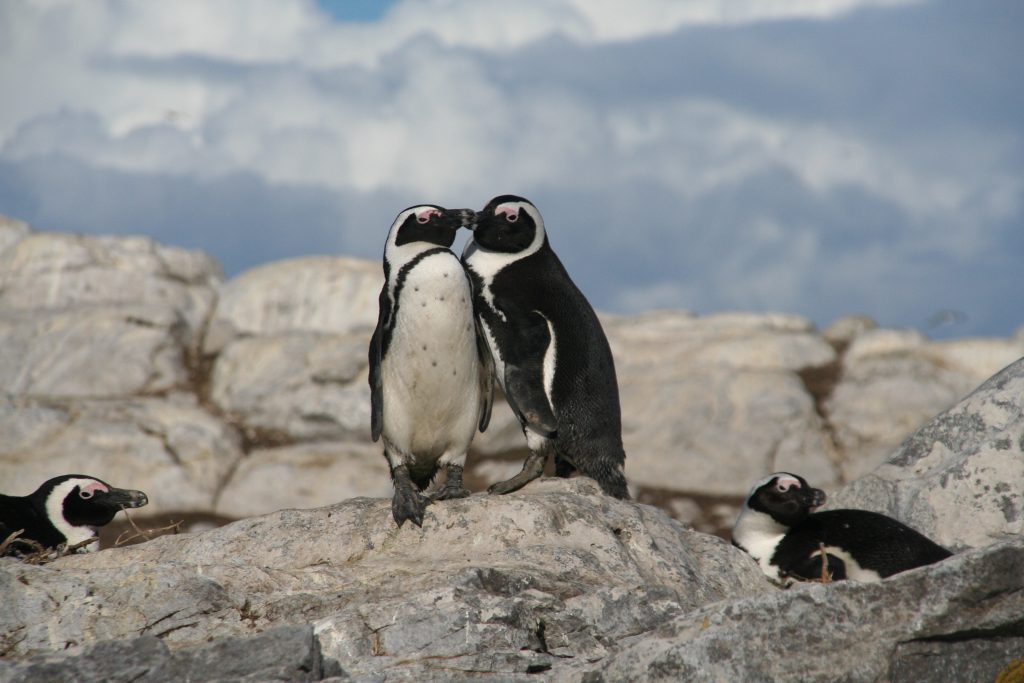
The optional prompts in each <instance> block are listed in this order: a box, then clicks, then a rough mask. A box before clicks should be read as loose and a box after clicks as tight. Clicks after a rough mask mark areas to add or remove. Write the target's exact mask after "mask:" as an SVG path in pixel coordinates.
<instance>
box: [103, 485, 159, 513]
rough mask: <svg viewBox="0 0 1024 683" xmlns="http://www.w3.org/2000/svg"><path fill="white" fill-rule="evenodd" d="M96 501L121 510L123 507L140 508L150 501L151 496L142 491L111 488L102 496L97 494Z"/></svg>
mask: <svg viewBox="0 0 1024 683" xmlns="http://www.w3.org/2000/svg"><path fill="white" fill-rule="evenodd" d="M96 502H102V503H103V504H105V505H107V506H109V507H111V508H113V509H114V510H120V509H121V508H123V507H125V508H140V507H142V506H143V505H146V504H148V503H149V497H148V496H146V494H145V493H143V492H142V491H132V490H130V489H115V488H111V489H110V490H109V491H107V492H106V493H105V494H104V495H103V496H102V498H100V496H97V501H96Z"/></svg>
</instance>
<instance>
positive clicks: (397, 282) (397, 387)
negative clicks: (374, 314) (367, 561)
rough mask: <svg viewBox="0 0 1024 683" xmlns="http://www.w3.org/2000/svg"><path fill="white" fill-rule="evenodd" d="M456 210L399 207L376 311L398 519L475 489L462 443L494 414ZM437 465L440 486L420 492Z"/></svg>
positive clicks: (384, 424)
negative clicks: (467, 481) (466, 476)
mask: <svg viewBox="0 0 1024 683" xmlns="http://www.w3.org/2000/svg"><path fill="white" fill-rule="evenodd" d="M460 225H461V217H460V214H459V213H458V212H446V211H445V210H444V209H443V208H441V207H440V206H433V205H423V206H414V207H411V208H408V209H406V210H404V211H402V212H401V213H399V214H398V217H397V218H396V219H395V222H394V223H393V224H392V226H391V231H390V233H389V234H388V239H387V244H386V245H385V247H384V280H385V281H384V287H383V289H381V292H380V315H379V317H378V319H377V329H376V330H374V332H373V337H372V339H371V340H370V377H369V380H370V396H371V400H370V403H371V408H372V412H371V429H372V436H373V440H374V441H377V440H378V439H379V438H380V437H381V436H383V437H384V456H385V457H386V458H387V460H388V464H389V465H390V466H391V478H392V481H393V482H394V485H395V495H394V498H393V499H392V501H391V513H392V515H393V516H394V518H395V522H397V523H398V526H402V524H403V523H404V522H405V520H407V519H411V520H412V521H413V523H414V524H416V525H417V526H422V525H423V513H424V510H425V508H426V506H427V505H428V504H429V503H430V502H431V501H432V500H445V499H449V498H462V497H465V496H468V495H469V491H467V490H466V489H465V488H464V487H463V484H462V468H463V465H464V464H465V461H466V450H467V449H468V448H469V443H470V441H472V440H473V435H474V434H475V433H476V430H477V429H479V430H480V431H484V430H485V429H486V428H487V422H488V420H489V419H490V407H491V395H492V391H491V380H490V373H489V372H487V371H485V369H484V368H485V366H484V365H483V364H482V363H481V360H480V359H481V355H482V354H483V353H485V352H486V350H485V349H483V348H482V347H481V346H480V343H478V341H477V334H476V328H475V324H474V320H473V304H472V295H471V292H470V287H469V280H468V279H467V278H466V273H465V271H464V270H463V268H462V264H460V263H459V259H458V257H457V256H456V255H455V254H454V253H453V252H452V251H451V250H450V249H449V248H448V247H450V246H451V244H452V242H453V241H454V240H455V234H456V232H457V231H458V229H459V226H460ZM440 467H444V468H445V469H446V471H447V475H448V478H447V481H446V482H445V484H444V486H443V487H442V488H441V489H440V490H439V491H438V492H437V493H436V494H435V495H434V496H433V497H432V499H428V498H427V497H426V496H424V495H423V494H422V493H420V492H421V491H422V490H423V489H425V488H426V487H427V486H428V485H429V484H430V482H431V481H432V480H433V478H434V475H435V474H436V473H437V471H438V469H439V468H440Z"/></svg>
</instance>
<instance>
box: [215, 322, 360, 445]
mask: <svg viewBox="0 0 1024 683" xmlns="http://www.w3.org/2000/svg"><path fill="white" fill-rule="evenodd" d="M368 345H369V335H368V334H363V333H351V334H346V335H327V334H312V333H309V334H299V333H288V334H283V333H282V334H271V335H266V336H261V337H252V338H248V339H239V340H238V341H235V342H233V343H231V344H230V345H228V347H227V348H226V349H225V350H224V352H223V353H221V354H220V356H218V357H217V361H216V365H215V366H214V371H213V383H212V391H211V398H212V399H213V401H214V403H215V404H216V405H217V406H218V407H219V408H220V409H221V410H222V411H224V413H226V414H227V415H228V416H230V417H231V419H232V420H233V421H235V422H237V423H238V424H239V425H240V426H242V427H243V428H244V429H246V430H247V431H248V432H250V433H251V434H261V433H263V434H268V433H269V435H270V438H271V440H276V441H280V442H285V443H287V442H292V441H309V440H323V439H338V440H347V441H350V440H355V439H358V440H363V441H369V436H370V389H369V385H368V384H367V381H366V373H367V364H368V362H367V357H366V349H367V347H368Z"/></svg>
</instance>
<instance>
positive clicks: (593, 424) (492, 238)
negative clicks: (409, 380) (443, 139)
mask: <svg viewBox="0 0 1024 683" xmlns="http://www.w3.org/2000/svg"><path fill="white" fill-rule="evenodd" d="M463 222H464V225H465V227H467V228H469V229H470V230H472V231H473V238H472V239H471V240H469V242H468V243H467V244H466V248H465V250H464V252H463V254H462V262H463V264H465V266H466V270H467V271H468V272H469V275H470V279H471V280H472V283H473V308H474V312H475V314H476V317H477V322H478V323H479V327H480V331H481V334H482V335H483V336H484V338H485V340H486V343H487V346H488V348H489V349H490V353H491V357H492V359H493V364H494V365H493V367H494V373H495V375H496V376H497V379H498V382H499V383H500V384H501V387H502V389H504V391H505V396H506V398H507V399H508V404H509V406H510V407H511V408H512V411H513V412H514V413H515V414H516V417H518V418H519V423H520V425H521V426H522V429H523V433H524V434H525V435H526V443H527V446H529V448H530V455H529V456H528V457H527V459H526V462H525V463H524V464H523V469H522V471H521V472H520V473H519V474H517V475H516V476H514V477H512V478H511V479H509V480H508V481H503V482H499V483H497V484H494V485H493V486H491V487H490V489H488V490H489V491H490V492H491V493H509V492H511V491H515V490H516V489H519V488H521V487H523V486H524V485H526V484H527V483H529V482H530V481H531V480H533V479H536V478H537V477H539V476H540V475H541V474H542V473H543V471H544V466H545V464H546V463H547V460H548V457H549V456H550V455H554V457H555V473H556V474H557V475H558V476H562V477H567V476H569V475H570V474H571V473H572V472H573V471H574V470H579V471H580V472H581V473H582V474H585V475H586V476H588V477H590V478H592V479H594V480H596V481H597V483H598V484H600V486H601V489H602V490H603V491H604V492H605V493H606V494H608V495H610V496H614V497H616V498H626V499H628V498H629V491H628V489H627V487H626V477H625V474H624V473H623V467H624V465H625V460H626V453H625V451H624V450H623V448H622V419H621V414H620V408H619V389H618V384H617V382H616V379H615V364H614V362H613V360H612V352H611V349H610V348H609V346H608V339H607V338H606V337H605V334H604V330H602V329H601V323H600V322H599V321H598V319H597V315H595V314H594V309H593V308H591V306H590V303H589V302H587V300H586V298H585V297H584V296H583V294H582V293H581V292H580V290H579V289H578V288H577V287H576V285H575V284H574V283H573V281H572V279H570V277H569V274H568V273H567V272H566V270H565V267H564V266H562V262H561V261H559V259H558V257H557V256H556V255H555V252H554V251H553V250H552V249H551V245H550V244H549V243H548V238H547V234H546V233H545V231H544V219H543V218H541V215H540V212H539V211H538V210H537V207H535V206H534V205H533V204H532V203H531V202H530V201H529V200H526V199H523V198H522V197H517V196H515V195H502V196H500V197H495V198H494V199H492V200H491V201H490V202H488V203H487V206H485V207H484V209H483V211H480V212H473V211H469V210H466V211H464V221H463Z"/></svg>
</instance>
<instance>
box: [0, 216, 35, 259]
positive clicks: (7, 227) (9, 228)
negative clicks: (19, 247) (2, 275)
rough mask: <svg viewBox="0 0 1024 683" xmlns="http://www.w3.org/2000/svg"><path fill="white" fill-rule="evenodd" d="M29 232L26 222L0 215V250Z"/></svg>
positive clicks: (3, 249)
mask: <svg viewBox="0 0 1024 683" xmlns="http://www.w3.org/2000/svg"><path fill="white" fill-rule="evenodd" d="M29 232H31V229H30V228H29V227H28V224H27V223H23V222H22V221H18V220H14V219H13V218H7V217H6V216H0V252H3V251H5V250H6V249H7V248H8V247H10V246H11V245H13V244H15V243H17V242H18V240H20V239H21V238H23V237H25V235H27V234H29Z"/></svg>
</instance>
